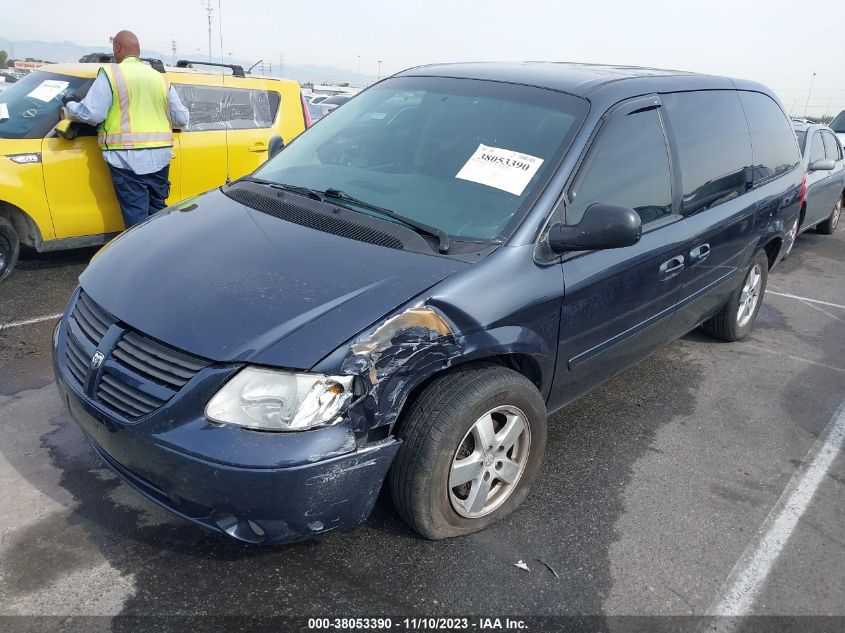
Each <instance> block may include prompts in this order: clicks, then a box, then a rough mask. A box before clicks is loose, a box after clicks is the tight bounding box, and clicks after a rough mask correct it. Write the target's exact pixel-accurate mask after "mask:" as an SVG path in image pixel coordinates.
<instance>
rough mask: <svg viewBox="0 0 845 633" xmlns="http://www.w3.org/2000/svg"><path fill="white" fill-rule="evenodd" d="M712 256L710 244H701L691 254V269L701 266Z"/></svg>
mask: <svg viewBox="0 0 845 633" xmlns="http://www.w3.org/2000/svg"><path fill="white" fill-rule="evenodd" d="M708 255H710V244H700V245H698V246H696V247H695V248H694V249H692V250H691V251H690V252H689V260H690V262H691V265H690V267H692V266H695V265H696V264H700V263H701V262H703V261H704V260H705V259H707V256H708Z"/></svg>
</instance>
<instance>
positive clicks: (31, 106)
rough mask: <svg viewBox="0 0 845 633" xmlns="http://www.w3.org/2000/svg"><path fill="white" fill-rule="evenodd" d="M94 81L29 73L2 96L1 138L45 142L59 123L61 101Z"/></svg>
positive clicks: (0, 111)
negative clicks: (45, 136)
mask: <svg viewBox="0 0 845 633" xmlns="http://www.w3.org/2000/svg"><path fill="white" fill-rule="evenodd" d="M91 81H92V80H91V79H84V78H82V77H71V76H70V75H58V74H56V73H48V72H43V71H40V70H39V71H35V72H31V73H29V74H28V75H27V76H26V77H24V78H23V79H21V80H20V81H18V82H16V83H14V84H12V85H10V86H9V88H8V89H6V90H4V91H3V92H0V138H42V137H43V136H44V135H46V134H47V132H49V131H50V130H51V129H52V128H53V127H55V125H56V124H57V123H58V122H59V108H60V107H61V105H62V97H63V96H64V95H66V94H70V93H72V92H76V93H77V94H80V93H81V92H82V90H81V88H82V87H83V86H85V87H86V88H87V86H88V84H90V83H91Z"/></svg>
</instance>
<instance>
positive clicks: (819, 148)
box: [809, 132, 824, 164]
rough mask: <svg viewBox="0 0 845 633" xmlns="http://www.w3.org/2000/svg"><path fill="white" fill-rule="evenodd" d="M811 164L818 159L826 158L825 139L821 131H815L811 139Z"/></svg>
mask: <svg viewBox="0 0 845 633" xmlns="http://www.w3.org/2000/svg"><path fill="white" fill-rule="evenodd" d="M809 160H810V164H812V163H814V162H815V161H817V160H824V141H823V140H822V134H821V132H813V138H812V139H810V159H809Z"/></svg>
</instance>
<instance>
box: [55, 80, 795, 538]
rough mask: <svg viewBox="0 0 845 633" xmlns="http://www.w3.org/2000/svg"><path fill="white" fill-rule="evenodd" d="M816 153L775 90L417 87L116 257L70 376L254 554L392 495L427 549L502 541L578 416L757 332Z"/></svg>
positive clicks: (184, 212) (86, 307) (160, 479)
mask: <svg viewBox="0 0 845 633" xmlns="http://www.w3.org/2000/svg"><path fill="white" fill-rule="evenodd" d="M799 163H800V154H799V150H798V145H797V142H796V140H795V136H794V135H793V133H792V130H791V127H790V124H789V121H788V120H787V117H786V115H785V114H784V112H783V109H782V108H781V106H780V105H779V103H778V101H777V100H776V98H775V97H774V96H773V95H772V93H771V92H770V91H769V90H768V89H766V88H765V87H763V86H760V85H758V84H755V83H751V82H746V81H738V80H731V79H726V78H720V77H712V76H702V75H695V74H689V73H683V72H677V71H663V70H655V69H645V68H630V67H612V66H594V65H579V64H555V63H515V64H454V65H437V66H427V67H421V68H415V69H412V70H408V71H405V72H402V73H399V74H398V75H395V76H393V77H391V78H388V79H386V80H383V81H381V82H379V83H377V84H375V85H374V86H372V87H371V88H369V89H368V90H366V91H364V92H363V93H361V94H360V95H359V96H356V97H355V98H354V99H352V100H351V101H349V102H348V103H347V104H345V105H343V106H342V107H340V108H338V109H337V110H336V111H335V112H333V113H332V114H331V116H328V117H326V118H325V119H323V120H321V121H320V122H319V123H318V124H316V125H315V126H314V127H312V128H311V129H309V130H307V131H306V132H304V133H303V134H302V135H301V136H299V137H298V138H297V139H296V140H295V141H294V142H292V143H289V144H288V146H287V147H285V148H284V149H282V150H281V151H280V152H278V153H277V154H276V155H275V156H273V157H272V158H270V160H269V161H268V162H267V163H265V165H264V166H262V167H261V168H259V169H258V170H257V171H256V172H254V173H253V174H252V175H250V176H247V177H244V178H241V179H239V180H237V181H234V182H231V183H229V184H227V185H225V186H223V187H221V188H219V189H216V190H213V191H210V192H208V193H205V194H203V195H200V196H198V197H196V198H193V199H190V200H187V201H184V202H182V203H180V204H179V205H177V206H174V207H170V208H168V209H166V210H164V211H163V212H161V213H159V214H157V215H156V216H154V217H152V218H150V219H149V220H148V221H146V222H144V223H143V224H141V225H138V226H136V227H134V228H133V229H131V230H129V231H127V232H126V233H124V234H123V235H121V236H120V237H118V238H117V239H115V240H114V241H113V242H111V243H110V244H109V245H108V246H107V247H106V248H105V249H103V250H102V251H101V252H100V253H99V254H98V255H97V256H96V258H95V259H94V260H93V261H92V262H91V264H90V266H89V267H88V268H87V269H86V270H85V272H84V273H83V274H82V276H81V277H80V285H79V288H78V289H77V290H76V291H75V292H74V294H73V296H72V297H71V298H70V303H69V305H68V308H67V311H66V312H65V314H64V316H63V318H62V319H61V322H60V323H59V325H58V327H57V329H56V333H55V337H54V344H53V347H54V359H55V372H56V378H57V382H58V385H59V388H60V391H61V393H62V396H63V398H64V399H65V400H66V402H67V405H68V407H69V409H70V412H71V414H72V416H73V417H74V418H75V420H76V421H77V422H78V423H79V426H80V427H81V428H82V430H83V432H84V433H85V435H86V437H87V438H88V440H90V443H91V445H92V447H93V448H94V450H95V451H96V452H97V454H98V455H99V456H100V457H101V458H102V460H103V461H104V462H105V463H106V464H108V466H110V467H111V468H112V469H113V470H114V471H115V472H117V473H118V474H119V475H120V476H121V477H122V478H124V479H125V480H126V481H127V482H128V483H129V484H131V485H132V486H134V487H135V488H136V489H137V490H139V491H140V492H141V493H142V494H144V495H146V496H147V497H149V498H150V499H152V500H153V501H155V502H156V503H158V504H160V505H162V506H164V507H165V508H167V509H168V510H170V511H172V512H174V513H176V514H178V515H180V516H182V517H184V518H186V519H189V520H190V521H193V522H195V523H198V524H200V525H203V526H205V527H207V528H210V529H212V530H215V531H218V532H221V533H224V534H228V535H230V536H232V537H234V538H237V539H241V540H244V541H249V542H255V543H280V542H286V541H292V540H296V539H301V538H303V537H307V536H309V535H313V534H319V533H323V532H328V531H331V530H341V531H346V530H351V529H352V528H354V527H356V526H357V525H359V524H361V523H362V522H364V521H365V520H366V519H367V517H368V515H369V513H370V511H371V509H372V507H373V503H374V502H375V499H376V497H377V495H378V494H379V491H380V490H381V488H382V485H383V484H384V482H385V480H387V481H388V482H389V483H388V485H389V488H390V492H391V494H392V498H393V502H394V505H395V507H396V509H397V511H398V512H399V513H400V514H401V516H402V517H403V518H404V519H405V520H406V521H407V522H408V524H409V525H411V526H412V527H413V528H414V529H415V530H416V531H418V532H419V533H420V534H422V535H423V536H425V537H428V538H433V539H436V538H443V537H450V536H456V535H462V534H467V533H470V532H474V531H477V530H480V529H482V528H484V527H485V526H487V525H489V524H491V523H493V522H495V521H497V520H500V519H502V518H503V517H505V516H507V515H508V514H509V513H510V512H512V511H513V510H514V509H515V508H516V507H517V506H519V505H520V503H522V501H523V500H524V499H525V498H526V496H527V495H528V491H529V487H530V484H531V481H532V479H533V478H534V476H535V475H536V473H537V471H538V468H539V466H540V461H541V459H542V456H543V450H544V447H545V443H546V436H547V418H548V416H549V415H550V414H552V413H554V412H555V411H558V410H559V409H561V408H562V407H563V406H564V405H566V404H567V403H569V402H571V401H572V400H574V399H575V398H577V397H579V396H580V395H582V394H584V393H586V392H587V391H589V390H591V389H593V388H595V387H596V386H597V385H599V384H601V383H603V382H605V381H607V380H608V379H610V378H611V377H613V376H615V375H617V374H619V373H620V372H622V371H623V370H624V369H625V368H627V367H630V366H631V365H633V364H635V363H637V362H638V361H640V360H642V359H643V358H645V357H646V356H647V355H649V354H650V353H652V352H654V351H655V350H656V349H658V348H659V347H661V346H662V345H665V344H666V343H667V342H670V341H672V340H674V339H676V338H678V337H680V336H682V335H683V334H684V333H686V332H689V331H690V330H692V329H694V328H696V327H698V326H702V327H703V328H704V330H706V331H707V332H709V333H710V334H712V335H714V336H715V337H717V338H720V339H724V340H728V341H732V340H737V339H740V338H742V337H744V336H745V335H747V334H748V332H749V330H750V329H751V327H752V325H753V323H754V320H755V317H756V315H757V312H758V310H759V309H760V305H761V303H762V299H763V294H764V291H765V287H766V279H767V275H768V272H769V270H770V269H771V268H772V267H773V266H774V265H775V264H776V263H777V262H778V261H779V259H780V257H781V254H782V252H783V250H784V239H785V236H786V232H787V229H786V228H785V227H789V226H791V225H792V223H793V222H794V220H795V218H796V217H797V216H798V213H799V209H800V207H801V202H802V201H801V197H802V195H803V194H802V173H801V169H800V167H799ZM555 421H557V422H559V423H564V422H565V415H562V416H558V417H557V418H556V420H555Z"/></svg>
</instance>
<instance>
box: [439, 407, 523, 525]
mask: <svg viewBox="0 0 845 633" xmlns="http://www.w3.org/2000/svg"><path fill="white" fill-rule="evenodd" d="M530 450H531V429H530V427H529V426H528V419H527V418H526V416H525V414H524V413H523V412H522V411H520V410H519V409H518V408H516V407H513V406H510V405H504V406H499V407H496V408H495V409H493V410H491V411H488V412H487V413H485V414H484V415H482V416H481V417H480V418H478V420H476V421H475V423H474V424H473V425H472V426H471V427H470V429H469V431H467V433H466V435H464V438H463V439H462V440H461V442H460V444H459V445H458V449H457V450H456V451H455V455H454V457H453V458H452V468H451V470H450V472H449V500H450V502H451V504H452V508H453V509H454V510H455V512H457V513H458V514H460V515H461V516H463V517H466V518H470V519H476V518H479V517H483V516H485V515H488V514H490V513H491V512H493V511H494V510H495V509H496V508H498V507H500V506H501V505H502V504H503V503H504V502H505V501H506V500H507V498H508V497H510V495H511V493H512V492H513V491H514V490H515V489H516V485H517V483H518V482H519V478H520V477H521V476H522V472H523V471H524V470H525V464H526V463H527V462H528V454H529V451H530Z"/></svg>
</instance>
